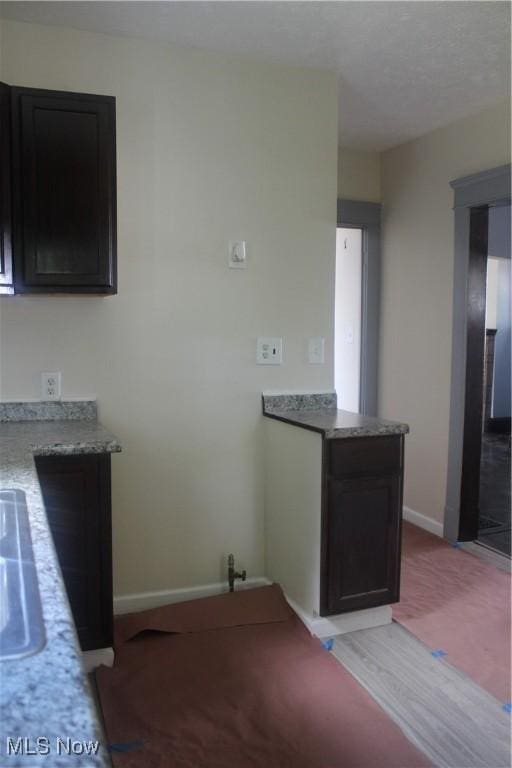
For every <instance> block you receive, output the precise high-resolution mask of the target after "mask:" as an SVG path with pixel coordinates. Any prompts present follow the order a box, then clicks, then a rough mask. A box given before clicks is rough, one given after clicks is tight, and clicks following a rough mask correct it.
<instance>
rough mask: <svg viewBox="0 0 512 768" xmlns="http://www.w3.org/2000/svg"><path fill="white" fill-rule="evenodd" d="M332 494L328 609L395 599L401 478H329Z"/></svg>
mask: <svg viewBox="0 0 512 768" xmlns="http://www.w3.org/2000/svg"><path fill="white" fill-rule="evenodd" d="M328 495H329V501H328V504H329V531H328V555H327V556H328V569H327V574H328V575H327V579H328V584H327V590H328V595H327V607H328V611H329V613H331V614H336V613H343V612H344V611H357V610H361V609H363V608H373V607H375V606H378V605H387V604H389V603H394V602H396V601H397V600H398V597H399V576H400V568H399V566H400V513H399V500H400V477H399V476H396V475H395V476H390V477H380V478H357V479H347V480H331V481H330V482H329V488H328Z"/></svg>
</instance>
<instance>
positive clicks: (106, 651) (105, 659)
mask: <svg viewBox="0 0 512 768" xmlns="http://www.w3.org/2000/svg"><path fill="white" fill-rule="evenodd" d="M82 661H83V665H84V669H85V671H86V673H87V674H90V673H91V672H92V671H93V670H95V669H96V667H101V666H105V667H113V666H114V649H113V648H95V649H94V650H93V651H83V652H82Z"/></svg>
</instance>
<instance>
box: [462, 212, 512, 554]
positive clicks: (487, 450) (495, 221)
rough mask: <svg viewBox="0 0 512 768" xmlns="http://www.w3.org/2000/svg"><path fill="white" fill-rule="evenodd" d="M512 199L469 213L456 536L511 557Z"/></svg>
mask: <svg viewBox="0 0 512 768" xmlns="http://www.w3.org/2000/svg"><path fill="white" fill-rule="evenodd" d="M510 213H511V209H510V204H507V205H496V206H480V207H476V208H472V209H471V211H470V255H469V272H468V304H467V318H468V325H467V361H466V398H465V399H466V402H465V416H464V445H463V457H462V458H463V464H462V483H461V509H460V528H459V538H460V539H461V540H465V541H468V540H476V541H477V542H478V543H479V544H482V545H484V546H486V547H490V548H491V549H494V550H496V551H498V552H500V553H501V554H505V555H508V556H509V557H510V554H511V506H510V504H511V476H510V469H511V461H510V424H511V260H510V257H511V253H510V251H511V237H510Z"/></svg>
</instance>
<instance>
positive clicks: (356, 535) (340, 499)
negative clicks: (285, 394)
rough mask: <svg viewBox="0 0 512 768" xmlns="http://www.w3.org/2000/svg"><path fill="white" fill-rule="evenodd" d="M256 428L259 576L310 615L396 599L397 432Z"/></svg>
mask: <svg viewBox="0 0 512 768" xmlns="http://www.w3.org/2000/svg"><path fill="white" fill-rule="evenodd" d="M265 427H266V457H265V463H266V488H265V516H266V517H265V545H266V553H267V564H266V567H267V576H268V577H269V578H271V579H272V580H273V581H277V582H279V583H280V584H281V585H282V587H283V589H284V591H285V593H286V594H287V596H288V597H289V598H291V599H292V601H294V602H295V603H296V605H297V606H298V607H299V608H300V609H301V610H302V611H303V612H304V614H305V615H307V616H309V617H312V618H314V617H318V616H336V615H338V614H343V613H348V612H351V611H360V610H363V609H369V608H376V607H378V606H386V605H390V604H391V603H395V602H397V601H398V600H399V597H400V554H401V521H402V487H403V449H404V438H403V435H401V434H396V435H395V434H392V435H378V436H369V437H347V438H334V439H326V438H325V437H324V436H323V435H322V434H318V433H317V432H315V431H310V430H307V429H302V428H301V427H298V426H294V425H291V424H288V423H284V422H283V421H279V420H274V419H266V424H265Z"/></svg>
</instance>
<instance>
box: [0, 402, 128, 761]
mask: <svg viewBox="0 0 512 768" xmlns="http://www.w3.org/2000/svg"><path fill="white" fill-rule="evenodd" d="M30 407H31V408H32V407H33V404H31V406H30ZM16 413H19V404H17V407H16V411H13V415H15V414H16ZM27 413H28V411H27ZM63 413H64V414H66V409H64V411H63ZM83 413H84V414H85V413H86V414H87V418H81V413H80V414H79V418H78V419H68V418H67V417H66V415H64V416H63V418H58V419H52V420H48V421H41V420H37V418H36V419H34V420H28V419H27V420H24V419H22V420H19V421H16V420H12V419H9V418H8V419H6V420H4V421H2V422H1V423H0V467H1V482H0V488H2V489H7V488H17V489H20V490H22V491H24V493H25V496H26V502H27V510H28V516H29V522H30V533H31V538H32V547H33V553H34V561H35V565H36V571H37V578H38V585H39V593H40V598H41V606H42V611H43V620H44V625H45V633H46V644H45V646H44V647H43V648H42V650H41V651H39V652H38V653H35V654H32V655H29V656H25V657H23V658H20V659H16V660H6V661H3V662H0V675H1V685H0V721H1V727H0V762H1V764H2V765H5V766H6V768H8V767H9V766H27V765H28V766H42V767H44V766H47V765H48V760H49V759H50V757H51V759H52V767H53V766H55V768H61V767H62V768H69V767H70V766H73V767H76V766H85V765H87V766H90V767H91V768H105V767H106V766H110V765H111V762H110V757H109V755H108V753H107V751H106V749H105V743H104V742H105V739H104V735H103V732H102V728H101V725H100V722H99V719H98V713H97V709H96V704H95V701H94V697H93V695H92V692H91V690H90V686H89V681H88V679H87V675H86V673H85V670H84V668H83V662H82V652H81V649H80V645H79V642H78V638H77V635H76V630H75V625H74V622H73V618H72V615H71V610H70V607H69V603H68V599H67V595H66V590H65V586H64V582H63V579H62V574H61V570H60V567H59V563H58V559H57V555H56V552H55V548H54V544H53V539H52V535H51V532H50V528H49V525H48V519H47V515H46V510H45V507H44V502H43V498H42V494H41V489H40V485H39V480H38V476H37V471H36V466H35V461H34V457H36V456H51V455H55V456H65V455H68V456H70V455H80V454H86V453H89V454H101V453H118V452H119V451H121V445H120V443H119V441H118V439H117V438H116V437H115V436H114V435H112V434H110V433H109V432H107V430H105V429H104V428H103V427H102V426H101V424H99V423H98V422H97V421H94V420H92V419H91V418H90V417H89V414H90V406H89V405H88V406H87V407H86V409H84V411H83ZM36 416H37V414H36ZM38 736H47V737H48V738H49V739H50V746H51V747H53V750H52V751H51V752H50V754H49V755H48V756H46V757H43V756H37V755H33V756H29V755H16V756H14V755H10V756H8V755H7V754H6V749H7V738H9V737H11V738H14V739H15V740H16V739H17V738H19V737H22V738H23V737H28V738H30V739H31V740H33V739H36V738H37V737H38ZM68 737H70V738H71V739H73V740H78V741H82V740H83V741H96V740H98V741H99V742H100V743H101V744H102V746H101V748H100V750H99V752H98V754H97V755H95V756H91V755H89V756H87V757H86V756H85V755H83V756H81V757H80V756H77V755H66V754H60V755H59V754H57V753H56V751H55V749H56V746H55V745H56V740H57V739H58V738H62V739H66V738H68Z"/></svg>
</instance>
